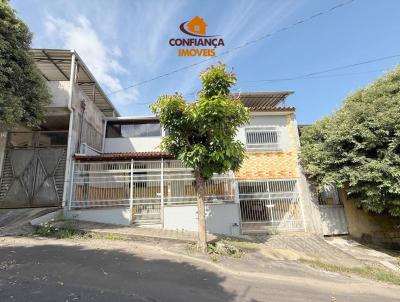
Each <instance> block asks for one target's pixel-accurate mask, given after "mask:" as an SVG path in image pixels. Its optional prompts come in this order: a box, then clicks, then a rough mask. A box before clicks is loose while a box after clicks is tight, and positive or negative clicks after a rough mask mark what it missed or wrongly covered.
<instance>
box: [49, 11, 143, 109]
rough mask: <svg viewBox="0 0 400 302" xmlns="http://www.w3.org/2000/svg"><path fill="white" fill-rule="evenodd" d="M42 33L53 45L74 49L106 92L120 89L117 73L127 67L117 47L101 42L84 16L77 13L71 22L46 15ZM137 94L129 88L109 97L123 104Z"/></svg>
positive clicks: (122, 71)
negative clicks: (44, 32) (44, 27)
mask: <svg viewBox="0 0 400 302" xmlns="http://www.w3.org/2000/svg"><path fill="white" fill-rule="evenodd" d="M46 35H47V37H48V38H49V39H51V40H53V44H57V45H62V47H64V48H67V49H75V50H76V51H77V52H78V54H79V56H80V57H81V58H82V59H83V60H84V62H85V64H86V65H87V66H88V67H89V69H90V71H91V72H92V73H93V75H94V76H95V77H96V79H97V80H98V81H99V83H100V84H101V85H102V86H103V88H105V90H106V91H109V92H113V91H118V90H120V89H122V84H121V81H120V80H119V79H118V77H117V76H118V75H121V74H124V73H126V72H127V70H126V69H125V68H124V67H123V66H122V65H121V63H120V61H119V59H120V58H121V57H122V52H121V49H120V48H119V47H118V46H114V45H112V46H109V45H107V44H106V43H105V42H104V41H102V40H101V39H100V37H99V34H98V33H97V32H96V30H94V29H93V27H92V25H91V23H90V21H89V20H88V19H87V18H86V17H84V16H78V18H77V19H76V21H75V22H72V21H67V20H65V19H62V18H55V17H53V16H48V17H47V20H46ZM138 94H139V93H138V90H137V89H134V88H132V89H129V90H127V91H122V92H119V93H116V94H113V95H112V97H111V99H112V100H113V101H114V102H115V103H116V104H121V105H126V104H129V103H132V102H134V101H135V100H136V99H137V97H138Z"/></svg>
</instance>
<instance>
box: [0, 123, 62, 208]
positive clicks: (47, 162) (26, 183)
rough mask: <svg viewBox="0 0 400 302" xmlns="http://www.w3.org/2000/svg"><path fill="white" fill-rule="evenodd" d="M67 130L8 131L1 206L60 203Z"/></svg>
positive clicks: (1, 180)
mask: <svg viewBox="0 0 400 302" xmlns="http://www.w3.org/2000/svg"><path fill="white" fill-rule="evenodd" d="M67 141H68V131H31V132H9V133H8V137H7V146H6V150H5V157H4V162H3V169H2V174H1V178H0V208H25V207H50V206H61V201H62V194H63V187H64V174H65V164H66V153H67Z"/></svg>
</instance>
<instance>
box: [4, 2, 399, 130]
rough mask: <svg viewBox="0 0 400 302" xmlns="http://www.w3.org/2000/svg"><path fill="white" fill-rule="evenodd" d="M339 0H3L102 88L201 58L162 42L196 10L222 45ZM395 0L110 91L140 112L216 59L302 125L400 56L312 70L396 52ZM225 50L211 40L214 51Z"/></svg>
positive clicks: (358, 7)
mask: <svg viewBox="0 0 400 302" xmlns="http://www.w3.org/2000/svg"><path fill="white" fill-rule="evenodd" d="M341 2H345V0H337V1H336V0H329V1H318V0H308V1H307V0H279V1H278V0H259V1H250V0H244V1H240V0H239V1H215V0H208V1H205V0H202V1H184V0H168V1H167V0H165V1H163V0H159V1H151V0H150V1H149V0H147V1H146V0H136V1H132V0H126V1H122V0H121V1H110V0H104V1H101V0H97V1H95V0H92V1H82V0H78V1H77V0H30V1H26V0H25V1H24V0H12V1H11V5H12V7H13V8H14V9H16V11H17V13H18V15H19V16H20V17H21V18H22V19H23V20H24V21H25V22H26V23H27V24H28V25H29V27H30V29H31V31H33V33H34V40H33V47H43V48H68V49H75V50H77V51H78V53H79V54H80V56H81V57H82V58H83V60H84V61H85V62H86V64H87V65H88V66H89V68H90V69H91V70H92V72H93V73H94V74H95V76H96V78H97V79H98V80H99V82H100V83H101V85H102V87H103V88H104V90H105V91H106V92H108V93H110V92H112V91H116V90H119V89H121V88H123V87H127V86H129V85H131V84H134V83H137V82H140V81H143V80H147V79H149V78H153V77H155V76H157V75H160V74H163V73H166V72H169V71H172V70H174V69H177V68H180V67H183V66H185V65H188V64H191V63H195V62H198V61H201V60H202V59H203V58H202V57H200V58H199V57H179V56H178V55H177V53H176V48H173V47H170V46H169V45H168V40H169V39H170V38H172V37H183V34H182V33H180V32H179V25H180V24H181V23H182V22H184V21H187V20H190V19H191V18H193V17H194V16H196V15H198V16H200V17H202V18H204V20H205V21H206V23H207V24H208V27H207V33H208V34H219V35H222V37H223V38H224V40H225V50H227V49H230V48H233V47H235V46H238V45H241V44H243V43H245V42H246V41H249V40H252V39H256V38H258V37H260V36H262V35H264V34H266V33H269V32H273V31H274V30H277V29H279V28H281V27H285V26H287V25H290V24H292V23H294V22H296V21H299V20H300V19H303V18H306V17H309V16H311V15H313V14H315V13H318V12H319V11H323V10H326V9H328V8H330V7H332V6H334V5H336V4H339V3H341ZM399 12H400V1H397V0H382V1H376V0H356V1H355V2H353V3H351V4H349V5H346V6H344V7H343V8H340V9H337V10H335V11H334V12H332V13H330V14H326V15H324V16H322V17H319V18H315V19H313V20H312V21H310V22H307V23H303V24H301V25H299V26H296V27H294V28H292V29H290V30H287V31H284V32H281V33H277V34H275V35H273V36H272V37H271V38H267V39H263V40H261V41H260V42H258V43H255V44H252V45H251V46H248V47H245V48H242V49H240V50H238V51H235V52H231V53H230V54H228V55H226V56H223V57H221V58H218V59H215V60H211V61H209V62H206V63H203V64H201V65H199V66H196V67H193V68H189V69H187V70H184V71H181V72H177V73H175V74H172V75H171V76H168V77H165V78H162V79H159V80H156V81H153V82H151V83H147V84H143V85H140V86H137V87H134V88H131V89H128V90H125V91H123V92H120V93H115V94H112V95H110V99H111V100H112V101H113V103H114V104H115V105H116V107H117V108H118V110H119V111H120V113H121V114H122V115H142V114H149V113H150V110H149V108H148V104H149V103H151V102H154V101H155V100H156V99H157V97H158V96H159V95H161V94H171V93H174V92H175V91H180V92H182V93H183V94H184V95H187V97H188V99H193V95H192V93H193V92H195V91H197V90H198V89H199V87H200V81H199V78H198V74H199V72H200V71H201V70H203V69H204V68H206V67H207V65H209V64H212V63H215V62H216V61H219V60H221V61H223V62H225V63H226V64H227V65H228V66H229V67H230V68H233V69H234V71H235V72H236V73H237V77H238V83H237V85H236V87H235V89H236V90H237V91H243V92H248V91H282V90H291V91H294V92H295V94H294V95H292V96H290V97H289V98H288V104H289V105H293V106H295V107H296V108H297V119H298V122H299V123H301V124H308V123H312V122H314V121H316V120H318V119H320V118H321V117H323V116H325V115H328V114H331V113H332V112H334V111H335V110H336V109H337V108H338V107H339V106H340V104H341V102H342V101H343V99H344V98H345V97H346V96H347V95H349V94H350V93H351V92H353V91H355V90H356V89H358V88H361V87H363V86H365V85H367V84H369V83H370V82H372V81H373V80H374V79H376V78H377V77H379V76H380V75H382V74H383V73H385V71H387V70H389V69H391V68H393V67H394V66H395V65H396V64H398V62H399V60H400V57H397V58H393V59H388V60H383V61H379V62H375V63H372V64H365V65H361V66H358V67H353V68H348V69H343V70H338V71H332V72H329V73H324V74H321V75H318V76H316V77H313V78H310V79H300V80H286V81H274V82H262V80H265V79H281V78H288V77H289V78H291V77H296V76H299V75H303V74H307V73H311V72H314V71H320V70H325V69H329V68H333V67H338V66H342V65H348V64H353V63H357V62H361V61H366V60H369V59H374V58H379V57H385V56H390V55H395V54H400V39H399V37H400V22H399ZM222 51H224V48H218V49H217V54H218V53H220V52H222Z"/></svg>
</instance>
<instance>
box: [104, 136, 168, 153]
mask: <svg viewBox="0 0 400 302" xmlns="http://www.w3.org/2000/svg"><path fill="white" fill-rule="evenodd" d="M161 139H162V137H161V136H155V137H123V138H106V139H105V142H104V152H106V153H111V152H148V151H159V150H160V144H161Z"/></svg>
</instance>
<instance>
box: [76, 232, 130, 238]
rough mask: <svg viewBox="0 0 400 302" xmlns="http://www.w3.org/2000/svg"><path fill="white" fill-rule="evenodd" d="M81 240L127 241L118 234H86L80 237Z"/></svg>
mask: <svg viewBox="0 0 400 302" xmlns="http://www.w3.org/2000/svg"><path fill="white" fill-rule="evenodd" d="M80 238H81V239H104V240H126V238H125V237H123V236H121V235H118V234H110V233H84V234H82V235H81V236H80Z"/></svg>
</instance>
